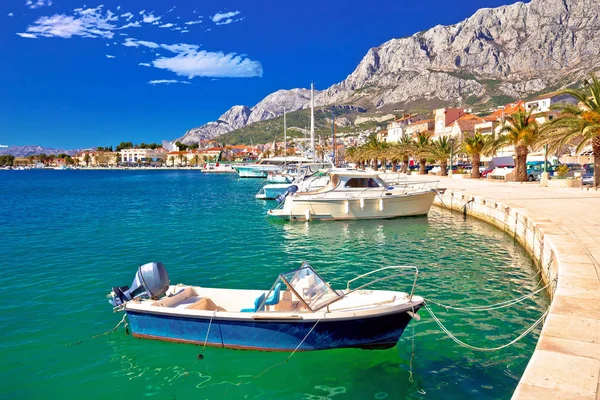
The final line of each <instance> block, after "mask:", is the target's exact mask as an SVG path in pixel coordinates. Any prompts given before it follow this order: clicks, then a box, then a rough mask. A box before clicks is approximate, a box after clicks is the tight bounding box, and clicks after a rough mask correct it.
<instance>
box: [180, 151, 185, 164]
mask: <svg viewBox="0 0 600 400" xmlns="http://www.w3.org/2000/svg"><path fill="white" fill-rule="evenodd" d="M184 158H185V155H184V154H183V153H179V165H180V166H183V159H184Z"/></svg>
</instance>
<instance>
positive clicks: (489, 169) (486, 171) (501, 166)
mask: <svg viewBox="0 0 600 400" xmlns="http://www.w3.org/2000/svg"><path fill="white" fill-rule="evenodd" d="M496 168H515V166H514V165H497V166H496V167H487V168H486V169H484V170H483V172H482V173H481V177H482V178H487V176H488V175H489V174H491V173H492V172H494V170H495V169H496Z"/></svg>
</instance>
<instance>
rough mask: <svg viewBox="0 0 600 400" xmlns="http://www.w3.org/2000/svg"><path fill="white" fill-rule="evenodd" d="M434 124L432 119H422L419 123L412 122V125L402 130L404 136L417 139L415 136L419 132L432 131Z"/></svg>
mask: <svg viewBox="0 0 600 400" xmlns="http://www.w3.org/2000/svg"><path fill="white" fill-rule="evenodd" d="M433 129H434V122H433V118H432V119H424V120H421V121H417V122H414V123H412V124H408V125H407V126H406V128H404V134H405V136H409V137H412V138H415V137H417V135H418V134H419V133H421V132H427V131H433Z"/></svg>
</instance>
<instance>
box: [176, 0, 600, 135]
mask: <svg viewBox="0 0 600 400" xmlns="http://www.w3.org/2000/svg"><path fill="white" fill-rule="evenodd" d="M448 7H450V5H448ZM599 30H600V1H598V0H531V2H529V3H522V2H518V3H515V4H512V5H508V6H502V7H498V8H484V9H480V10H478V11H477V12H476V13H475V14H474V15H473V16H471V17H469V18H467V19H466V20H464V21H462V22H459V23H457V24H455V25H451V26H441V25H438V26H435V27H433V28H431V29H429V30H426V31H422V32H418V33H416V34H414V35H412V36H410V37H405V38H401V39H392V40H390V41H388V42H386V43H384V44H382V45H381V46H379V47H375V48H372V49H370V50H369V51H368V52H367V54H366V55H365V57H364V58H363V59H362V61H361V62H360V63H359V65H358V66H357V67H356V69H355V70H354V72H352V73H351V74H350V75H348V77H347V78H346V79H345V80H343V81H341V82H339V83H337V84H335V85H333V86H331V87H329V88H328V89H326V90H323V91H322V92H320V93H318V94H316V95H315V103H316V104H317V105H320V106H327V105H330V104H337V105H355V106H362V107H364V108H366V109H368V110H371V111H374V110H378V111H383V112H389V111H392V110H393V109H397V108H406V109H409V108H410V107H411V105H415V104H416V105H421V106H423V105H425V104H426V105H427V107H430V108H431V107H432V106H434V105H435V106H438V105H459V104H462V105H463V106H467V105H468V106H471V105H475V104H485V103H488V102H491V105H497V104H504V103H507V102H509V101H511V100H513V99H516V98H526V97H528V96H530V95H532V94H535V93H539V92H542V91H551V90H555V89H559V88H562V87H565V86H567V85H569V84H572V83H574V82H576V81H579V80H581V78H582V77H584V76H585V75H586V74H587V73H589V72H591V71H597V70H599V69H600V35H599V34H598V33H597V32H598V31H599ZM309 96H310V94H309V92H308V91H307V90H305V89H293V90H290V91H285V90H283V91H281V90H280V91H278V92H275V93H273V94H271V95H269V96H267V97H266V98H265V99H264V100H263V101H261V102H260V103H259V104H257V105H256V106H254V107H252V108H251V109H249V110H248V108H247V107H245V108H243V107H242V106H236V107H234V108H232V109H231V110H229V111H228V112H227V113H225V114H224V115H223V116H221V118H220V120H219V121H217V122H213V123H209V124H207V125H205V126H203V127H200V128H196V129H192V130H190V131H188V132H187V133H186V135H185V136H184V137H183V140H182V141H184V142H186V143H187V142H192V141H196V140H198V138H207V137H214V136H217V135H220V134H222V133H223V132H225V131H226V132H229V131H232V130H234V129H239V128H235V127H234V124H235V125H237V126H239V127H241V126H240V124H241V123H242V121H245V122H244V124H245V125H247V124H251V123H253V122H256V121H262V120H266V119H269V118H273V117H275V116H277V115H281V113H282V109H283V106H284V105H285V106H286V107H287V108H288V109H290V110H293V109H295V108H301V107H307V106H308V101H309ZM263 103H264V104H263ZM248 111H249V113H248Z"/></svg>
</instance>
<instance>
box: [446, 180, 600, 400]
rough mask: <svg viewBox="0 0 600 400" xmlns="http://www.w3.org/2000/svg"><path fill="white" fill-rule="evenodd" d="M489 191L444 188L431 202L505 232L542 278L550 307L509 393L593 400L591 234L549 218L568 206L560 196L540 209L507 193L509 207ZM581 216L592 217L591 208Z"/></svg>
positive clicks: (596, 393) (598, 386)
mask: <svg viewBox="0 0 600 400" xmlns="http://www.w3.org/2000/svg"><path fill="white" fill-rule="evenodd" d="M473 192H479V190H477V189H476V188H473ZM481 192H484V193H485V192H486V191H485V190H482V191H481ZM489 197H491V196H489ZM489 197H486V196H482V195H474V194H472V193H470V192H468V191H464V190H446V191H445V192H444V193H440V195H439V196H437V197H436V199H435V202H434V204H436V205H437V206H440V207H445V208H449V209H451V210H453V211H455V212H460V213H462V214H464V215H465V216H470V217H475V218H478V219H480V220H483V221H485V222H487V223H490V224H492V225H494V226H496V227H498V228H499V229H501V230H503V231H504V232H506V233H507V234H509V235H511V236H513V237H514V239H515V240H516V241H517V242H518V243H520V245H521V246H523V247H524V248H525V249H526V250H527V251H528V252H529V254H530V255H531V257H532V258H533V260H534V262H535V263H536V264H537V266H538V268H539V271H540V272H541V274H540V275H541V278H542V279H543V281H544V282H545V283H549V282H550V285H549V286H548V294H549V296H550V298H551V304H550V312H549V314H548V316H547V317H546V320H545V322H544V325H543V327H542V331H541V333H540V336H539V338H538V343H537V345H536V348H535V351H534V353H533V354H532V356H531V359H530V360H529V363H528V364H527V367H526V369H525V371H524V373H523V376H522V377H521V379H520V381H519V384H518V385H517V388H516V390H515V392H514V393H513V396H512V399H513V400H523V399H541V398H543V399H544V400H554V399H561V400H563V399H572V400H579V399H581V400H583V399H588V400H599V399H600V301H599V300H600V275H599V274H600V272H599V271H598V263H597V261H596V259H595V256H594V254H596V250H597V249H596V247H594V246H596V244H595V242H594V240H591V241H590V242H586V243H584V240H585V239H584V236H582V235H581V234H580V233H579V232H578V229H581V226H578V224H577V223H576V222H575V221H568V220H564V219H563V220H561V219H556V218H555V217H556V215H557V214H559V213H560V210H561V208H560V207H563V208H562V209H563V210H565V209H567V208H568V207H569V206H568V205H567V203H555V207H554V208H553V209H546V208H544V207H539V206H537V205H535V203H533V204H532V202H531V201H529V202H528V201H525V199H523V200H522V201H519V200H518V197H517V198H514V197H513V198H511V200H510V201H511V206H508V205H507V204H505V203H503V202H501V201H496V200H493V199H490V198H489ZM519 204H522V205H523V206H522V207H519ZM588 204H590V203H588ZM586 212H592V210H591V209H590V210H589V211H586V210H585V209H580V210H577V211H576V214H583V215H585V213H586ZM571 214H572V213H571ZM553 219H554V220H555V221H559V222H553ZM589 219H590V220H591V221H590V223H591V224H595V222H594V221H595V219H596V218H595V217H593V214H592V215H590V218H589ZM592 239H593V238H592ZM590 243H591V244H590ZM590 246H592V247H590ZM516 334H517V333H515V336H516Z"/></svg>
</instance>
